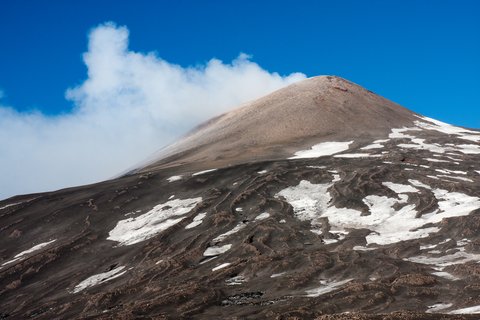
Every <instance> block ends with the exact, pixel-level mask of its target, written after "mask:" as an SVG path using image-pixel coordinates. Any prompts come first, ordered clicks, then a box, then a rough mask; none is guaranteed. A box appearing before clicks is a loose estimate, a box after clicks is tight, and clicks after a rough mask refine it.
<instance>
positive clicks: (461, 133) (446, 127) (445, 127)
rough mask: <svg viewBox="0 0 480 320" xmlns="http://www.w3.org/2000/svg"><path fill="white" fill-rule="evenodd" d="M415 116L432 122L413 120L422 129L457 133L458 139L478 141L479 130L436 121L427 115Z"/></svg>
mask: <svg viewBox="0 0 480 320" xmlns="http://www.w3.org/2000/svg"><path fill="white" fill-rule="evenodd" d="M417 117H419V118H420V119H422V120H425V121H428V122H431V123H433V124H430V123H425V122H422V121H415V124H416V125H417V126H418V127H420V128H422V129H427V130H436V131H439V132H442V133H445V134H453V135H457V136H458V137H459V138H460V139H464V140H470V141H475V142H480V132H477V131H473V130H468V129H464V128H460V127H456V126H452V125H450V124H448V123H445V122H442V121H438V120H435V119H432V118H428V117H423V116H417Z"/></svg>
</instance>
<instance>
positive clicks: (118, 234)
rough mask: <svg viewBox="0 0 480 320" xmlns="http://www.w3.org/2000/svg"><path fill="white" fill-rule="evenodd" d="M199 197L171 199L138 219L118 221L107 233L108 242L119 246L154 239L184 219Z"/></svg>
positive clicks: (198, 201)
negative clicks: (114, 242)
mask: <svg viewBox="0 0 480 320" xmlns="http://www.w3.org/2000/svg"><path fill="white" fill-rule="evenodd" d="M201 201H202V198H201V197H198V198H190V199H183V200H181V199H173V200H170V201H167V202H165V203H162V204H159V205H157V206H155V207H154V208H153V209H152V210H150V211H148V212H147V213H145V214H142V215H140V216H138V217H134V218H128V219H125V220H120V221H118V223H117V225H116V226H115V228H113V229H112V230H111V231H110V232H109V236H108V238H107V239H108V240H113V241H117V242H119V245H120V246H125V245H132V244H135V243H138V242H141V241H144V240H147V239H150V238H152V237H154V236H155V235H157V234H159V233H160V232H162V231H164V230H166V229H168V228H170V227H171V226H173V225H175V224H177V223H178V222H180V221H182V220H183V219H185V218H186V216H185V214H187V213H188V212H190V211H191V210H192V209H193V208H194V207H195V206H196V205H197V204H198V203H200V202H201Z"/></svg>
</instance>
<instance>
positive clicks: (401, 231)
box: [0, 77, 480, 320]
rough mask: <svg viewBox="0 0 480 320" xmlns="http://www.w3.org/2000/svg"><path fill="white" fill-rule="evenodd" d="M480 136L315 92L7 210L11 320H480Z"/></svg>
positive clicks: (5, 286)
mask: <svg viewBox="0 0 480 320" xmlns="http://www.w3.org/2000/svg"><path fill="white" fill-rule="evenodd" d="M479 157H480V132H479V131H475V130H469V129H464V128H459V127H454V126H451V125H448V124H445V123H442V122H439V121H436V120H433V119H430V118H426V117H423V116H421V115H418V114H415V113H413V112H410V111H408V110H407V109H404V108H402V107H400V106H398V105H396V104H394V103H392V102H390V101H388V100H385V99H383V98H381V97H379V96H377V95H375V94H374V93H372V92H369V91H367V90H365V89H363V88H361V87H359V86H357V85H355V84H353V83H351V82H348V81H346V80H343V79H340V78H336V77H317V78H312V79H307V80H305V81H304V82H301V83H299V84H295V85H292V86H290V87H287V88H285V89H282V90H279V91H277V92H275V93H273V94H271V95H269V96H267V97H264V98H262V99H259V100H257V101H254V102H251V103H249V104H246V105H244V106H241V107H240V108H239V109H237V110H234V111H232V112H230V113H227V114H225V115H222V116H219V117H217V118H215V119H212V120H211V121H209V122H207V123H206V124H204V125H202V126H200V127H199V128H197V129H196V130H195V131H193V132H192V133H190V134H189V135H187V136H186V137H185V138H183V139H182V140H180V141H179V142H178V143H176V144H174V145H172V146H170V147H168V148H165V149H164V150H162V151H161V152H159V153H158V154H156V155H154V156H153V157H152V158H151V159H149V160H148V161H146V162H145V163H144V164H142V165H141V166H139V167H137V168H135V169H133V170H131V171H129V173H128V174H125V175H123V176H122V177H119V178H117V179H113V180H110V181H105V182H102V183H98V184H94V185H88V186H82V187H77V188H71V189H64V190H59V191H56V192H49V193H42V194H32V195H23V196H17V197H13V198H10V199H7V200H4V201H1V202H0V230H1V232H0V243H1V244H2V245H1V247H0V319H29V318H35V319H325V320H326V319H479V318H480V315H479V314H480V264H479V262H480V232H479V230H480V161H479V160H480V158H479Z"/></svg>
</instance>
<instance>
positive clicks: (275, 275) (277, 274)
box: [270, 272, 286, 278]
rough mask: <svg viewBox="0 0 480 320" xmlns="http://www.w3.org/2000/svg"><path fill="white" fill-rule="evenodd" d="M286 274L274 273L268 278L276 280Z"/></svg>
mask: <svg viewBox="0 0 480 320" xmlns="http://www.w3.org/2000/svg"><path fill="white" fill-rule="evenodd" d="M284 274H286V272H280V273H274V274H272V275H271V276H270V278H278V277H281V276H283V275H284Z"/></svg>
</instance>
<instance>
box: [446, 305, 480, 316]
mask: <svg viewBox="0 0 480 320" xmlns="http://www.w3.org/2000/svg"><path fill="white" fill-rule="evenodd" d="M477 313H480V306H473V307H468V308H462V309H457V310H453V311H450V314H477Z"/></svg>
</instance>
